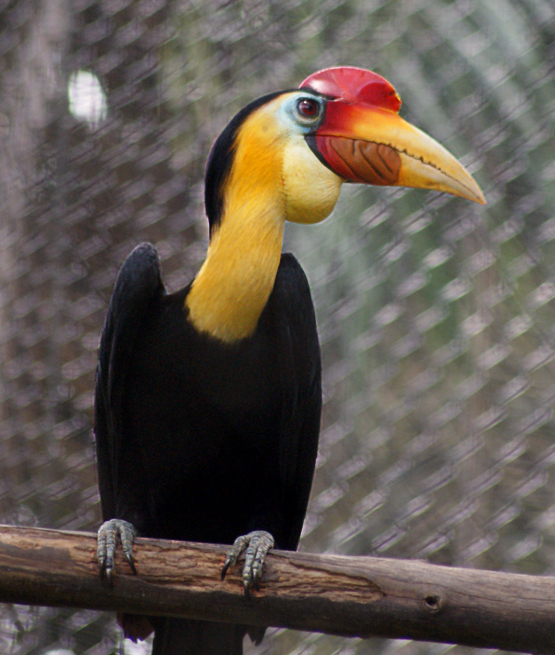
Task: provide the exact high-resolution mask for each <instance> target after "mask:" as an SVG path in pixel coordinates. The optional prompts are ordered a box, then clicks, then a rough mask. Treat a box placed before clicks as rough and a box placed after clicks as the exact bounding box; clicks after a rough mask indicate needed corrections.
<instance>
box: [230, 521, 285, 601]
mask: <svg viewBox="0 0 555 655" xmlns="http://www.w3.org/2000/svg"><path fill="white" fill-rule="evenodd" d="M273 547H274V538H273V537H272V535H271V534H270V533H269V532H265V531H264V530H255V531H254V532H249V534H245V535H242V536H240V537H237V539H235V543H234V544H233V546H232V547H231V548H230V549H229V550H228V551H227V556H226V559H225V562H224V566H223V568H222V580H223V579H224V578H225V574H226V573H227V571H228V569H229V567H230V566H234V565H235V564H236V562H237V560H238V559H239V556H240V555H241V553H242V552H243V551H244V550H245V549H246V550H247V552H246V554H245V566H244V567H243V588H244V590H245V596H246V597H247V598H248V597H249V595H250V590H251V588H254V589H256V591H259V590H260V579H261V578H262V569H263V568H264V562H265V561H266V555H267V553H268V551H269V550H270V548H273Z"/></svg>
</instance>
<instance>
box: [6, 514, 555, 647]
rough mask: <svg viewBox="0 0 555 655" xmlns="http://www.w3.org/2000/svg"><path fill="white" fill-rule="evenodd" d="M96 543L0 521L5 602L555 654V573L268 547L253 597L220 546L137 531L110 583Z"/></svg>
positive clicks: (74, 535) (73, 534)
mask: <svg viewBox="0 0 555 655" xmlns="http://www.w3.org/2000/svg"><path fill="white" fill-rule="evenodd" d="M95 553H96V535H93V534H88V533H77V532H62V531H57V530H44V529H38V528H17V527H13V526H0V602H12V603H20V604H29V605H49V606H65V607H83V608H89V609H97V610H113V611H118V612H121V611H125V612H128V613H136V614H161V615H171V616H183V617H188V618H197V619H207V620H212V621H224V622H233V623H242V624H249V625H268V626H278V627H286V628H293V629H297V630H311V631H315V632H325V633H329V634H336V635H344V636H347V637H377V636H379V637H389V638H394V639H417V640H423V641H439V642H446V643H457V644H463V645H467V646H477V647H481V648H500V649H505V650H512V651H520V652H530V653H542V654H549V653H553V654H555V578H549V577H536V576H528V575H517V574H508V573H493V572H490V571H475V570H470V569H456V568H448V567H442V566H436V565H431V564H427V563H424V562H419V561H406V560H392V559H382V558H370V557H340V556H334V555H312V554H308V553H289V552H284V551H272V553H271V555H270V556H269V559H268V562H267V566H266V572H265V575H264V580H263V586H262V589H261V590H260V592H253V594H252V598H251V599H250V600H248V599H246V598H244V597H243V594H242V588H241V580H240V574H239V566H237V567H235V570H233V571H231V572H230V573H229V574H228V577H227V578H226V580H225V581H224V582H221V581H220V570H221V567H222V564H223V561H224V553H225V547H223V546H214V545H205V544H191V543H185V542H177V541H159V540H153V539H138V540H137V545H136V560H137V571H138V575H137V576H134V575H132V574H131V571H130V569H129V565H128V564H127V563H126V562H124V561H123V560H122V559H121V558H120V559H119V560H118V576H117V578H116V582H115V585H114V587H113V588H112V589H110V588H107V587H106V586H105V584H103V583H102V582H101V580H100V578H99V576H98V572H97V565H96V560H95Z"/></svg>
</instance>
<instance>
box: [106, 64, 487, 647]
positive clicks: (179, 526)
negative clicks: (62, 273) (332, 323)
mask: <svg viewBox="0 0 555 655" xmlns="http://www.w3.org/2000/svg"><path fill="white" fill-rule="evenodd" d="M400 107H401V100H400V98H399V95H398V94H397V92H396V91H395V89H394V87H393V86H392V85H391V84H390V83H389V82H388V81H387V80H386V79H384V78H383V77H381V76H380V75H378V74H377V73H375V72H372V71H370V70H366V69H362V68H357V67H351V66H338V67H334V68H327V69H324V70H320V71H318V72H316V73H313V74H312V75H310V76H309V77H307V78H306V79H305V80H304V81H303V82H302V83H301V85H300V86H299V87H298V88H293V89H287V90H285V91H279V92H274V93H270V94H268V95H265V96H263V97H261V98H258V99H257V100H254V101H253V102H251V103H250V104H248V105H247V106H246V107H244V108H243V109H242V110H240V111H239V112H238V113H237V114H236V115H235V117H233V118H232V120H231V122H230V123H229V124H228V126H227V127H226V128H225V129H224V130H223V132H222V133H221V135H220V136H219V137H218V138H217V139H216V141H215V143H214V145H213V146H212V149H211V152H210V155H209V157H208V162H207V166H206V172H205V208H206V215H207V218H208V222H209V233H210V238H209V243H208V247H207V253H206V258H205V260H204V262H203V264H202V265H201V267H200V269H199V271H198V273H197V274H196V275H195V277H194V278H193V279H192V280H191V282H190V283H189V284H188V285H187V286H186V287H185V288H183V289H181V290H178V291H176V292H172V293H169V292H168V291H167V290H166V289H165V286H164V282H163V278H162V271H161V266H160V261H159V258H158V254H157V251H156V249H155V248H154V246H152V245H151V244H148V243H141V244H139V245H137V246H136V247H135V249H134V250H133V251H132V252H131V254H130V255H129V256H128V258H127V259H126V260H125V262H124V263H123V265H122V267H121V269H120V271H119V273H118V275H117V279H116V282H115V286H114V290H113V293H112V296H111V300H110V303H109V307H108V310H107V315H106V319H105V323H104V328H103V332H102V335H101V340H100V346H99V360H98V367H97V374H96V383H95V396H94V434H95V440H96V452H97V469H98V484H99V491H100V498H101V510H102V517H103V521H104V523H103V524H102V526H101V527H100V530H99V532H98V562H99V568H100V574H101V576H102V577H103V578H104V579H106V580H108V582H110V583H111V582H112V581H113V579H114V575H115V564H114V562H115V552H116V548H117V547H118V544H120V543H121V545H122V547H123V552H124V554H125V557H126V558H127V560H128V561H129V563H130V565H131V567H132V569H133V571H134V572H136V569H135V564H134V555H133V542H134V539H135V536H136V535H141V536H146V537H151V538H159V539H177V540H187V541H197V542H208V543H219V544H233V545H232V546H231V547H230V548H229V550H228V552H227V557H226V561H225V564H224V567H223V571H222V579H223V577H224V576H225V573H226V571H227V570H228V569H229V568H230V567H233V566H235V565H236V562H237V560H238V558H239V556H240V555H241V554H242V553H243V552H244V551H246V559H245V563H244V565H243V570H242V582H243V587H244V592H245V594H246V595H249V593H251V591H252V589H257V588H259V585H260V581H261V576H262V572H263V567H264V561H265V558H266V554H267V552H268V551H269V550H270V549H271V548H273V547H277V548H280V549H284V550H296V548H297V546H298V543H299V539H300V535H301V530H302V526H303V521H304V517H305V513H306V509H307V505H308V501H309V495H310V490H311V486H312V480H313V475H314V470H315V462H316V456H317V450H318V435H319V429H320V415H321V406H322V389H321V361H320V348H319V342H318V335H317V327H316V319H315V312H314V306H313V302H312V298H311V292H310V287H309V284H308V281H307V278H306V275H305V273H304V272H303V269H302V268H301V266H300V264H299V263H298V261H297V259H296V258H295V257H294V256H293V255H292V254H290V253H282V244H283V235H284V226H285V224H286V222H287V221H290V222H294V223H304V224H312V223H319V222H320V221H323V220H324V219H325V218H326V217H327V216H328V215H329V214H330V213H331V212H332V210H333V209H334V207H335V205H336V203H337V200H338V197H339V193H340V190H341V187H342V185H343V184H344V183H361V184H370V185H377V186H407V187H416V188H423V189H430V190H436V191H442V192H446V193H450V194H452V195H455V196H460V197H462V198H464V199H467V200H470V201H474V202H477V203H480V204H485V199H484V196H483V194H482V191H481V190H480V188H479V186H478V185H477V183H476V182H475V181H474V179H473V178H472V177H471V175H470V174H469V173H468V172H467V170H466V169H465V168H464V167H463V166H462V165H461V164H460V163H459V161H458V160H457V159H456V158H455V157H454V156H453V155H451V154H450V153H449V152H448V151H447V150H446V149H445V148H443V147H442V146H441V145H440V144H439V143H438V142H436V141H435V140H434V139H433V138H432V137H430V136H428V135H426V134H425V133H424V132H422V131H420V130H419V129H418V128H416V127H414V126H413V125H412V124H410V123H408V122H407V121H405V120H404V119H403V118H401V117H400V116H399V109H400ZM222 584H231V583H230V582H227V581H223V582H222ZM118 620H119V622H120V624H121V625H122V627H123V631H124V635H125V636H126V637H129V638H131V639H139V638H144V637H146V636H147V635H148V634H149V633H150V632H152V630H154V633H155V635H154V642H153V651H152V652H153V653H154V655H178V654H179V655H182V654H185V653H186V654H187V655H200V654H201V653H202V654H203V655H212V654H213V655H215V654H216V653H217V654H218V655H240V654H241V653H242V642H243V637H244V636H245V634H246V633H247V632H248V633H249V635H250V636H251V639H253V640H254V641H256V642H259V641H260V640H261V639H262V636H263V634H264V630H263V629H256V628H250V627H247V626H237V625H231V624H229V625H228V624H224V623H215V622H200V621H196V620H195V621H193V620H185V619H177V618H164V617H138V616H134V615H125V614H124V615H120V616H119V618H118Z"/></svg>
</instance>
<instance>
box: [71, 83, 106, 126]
mask: <svg viewBox="0 0 555 655" xmlns="http://www.w3.org/2000/svg"><path fill="white" fill-rule="evenodd" d="M67 95H68V98H69V111H70V112H71V113H72V114H73V116H75V118H78V119H79V120H83V121H86V122H87V124H88V126H89V127H90V128H95V127H97V126H98V124H99V123H101V122H102V121H103V120H104V119H105V118H106V115H107V114H108V103H107V102H106V94H105V93H104V91H103V89H102V86H101V85H100V81H99V80H98V77H96V75H93V74H92V73H89V72H87V71H82V70H81V71H77V72H76V73H72V74H71V76H70V78H69V84H68V87H67Z"/></svg>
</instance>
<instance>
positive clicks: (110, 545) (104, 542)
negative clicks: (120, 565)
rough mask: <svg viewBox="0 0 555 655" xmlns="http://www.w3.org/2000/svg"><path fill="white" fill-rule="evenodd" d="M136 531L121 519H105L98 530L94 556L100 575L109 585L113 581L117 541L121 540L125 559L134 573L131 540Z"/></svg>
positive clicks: (133, 538) (135, 570)
mask: <svg viewBox="0 0 555 655" xmlns="http://www.w3.org/2000/svg"><path fill="white" fill-rule="evenodd" d="M136 534H137V531H136V530H135V527H134V526H133V525H132V524H131V523H129V522H128V521H124V520H123V519H110V520H109V521H105V522H104V523H103V524H102V525H101V526H100V530H99V531H98V541H97V546H96V558H97V560H98V565H99V568H100V576H101V577H102V578H105V579H106V580H107V582H108V584H109V585H110V586H111V585H112V584H113V582H114V572H115V559H116V549H117V545H118V541H120V542H121V545H122V548H123V554H124V556H125V559H126V560H127V561H128V562H129V566H130V567H131V570H132V571H133V573H134V574H135V575H137V569H136V568H135V561H134V559H133V542H134V540H135V536H136Z"/></svg>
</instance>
